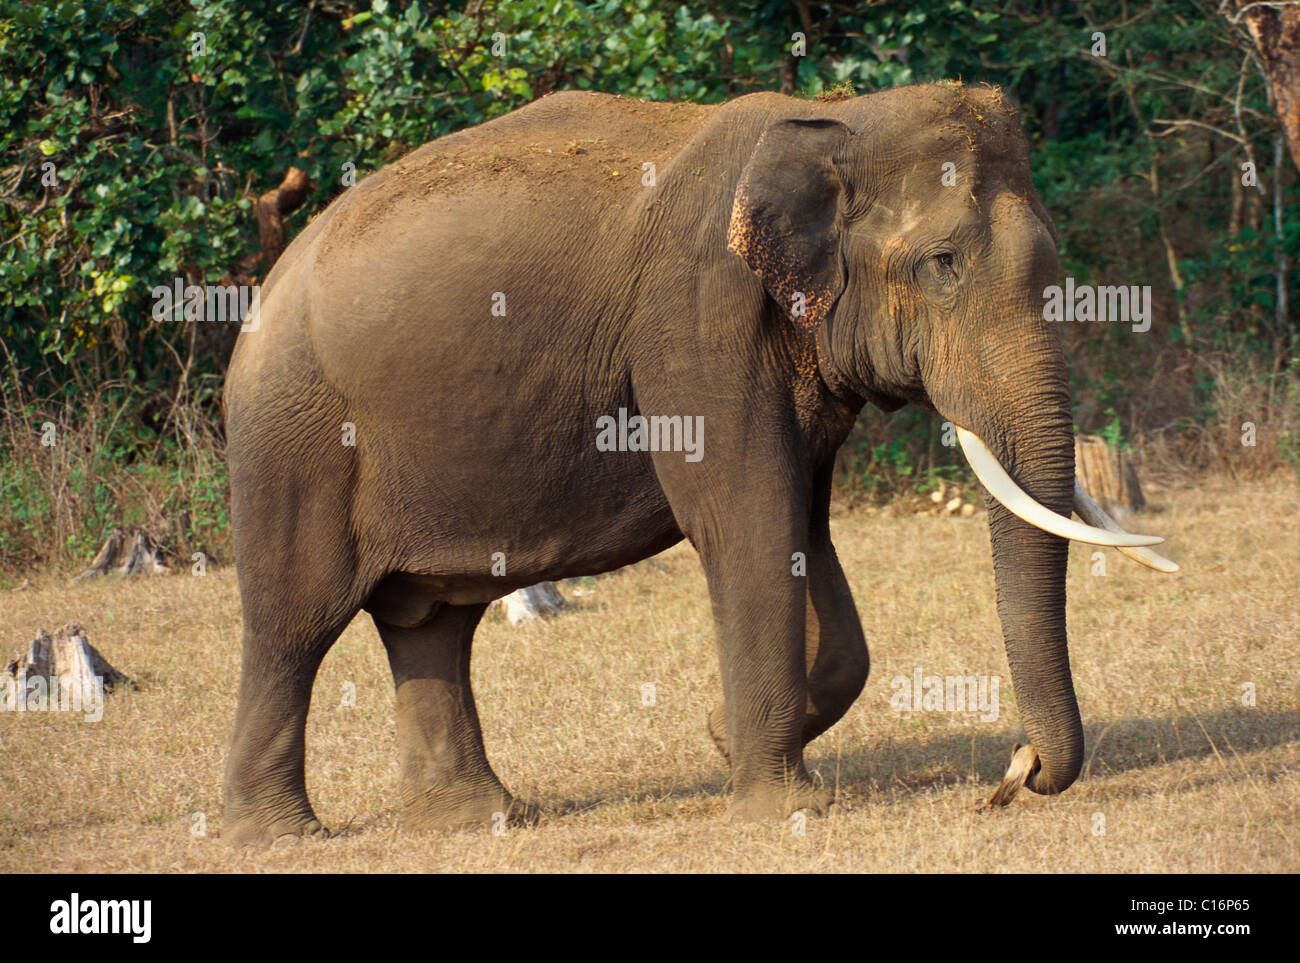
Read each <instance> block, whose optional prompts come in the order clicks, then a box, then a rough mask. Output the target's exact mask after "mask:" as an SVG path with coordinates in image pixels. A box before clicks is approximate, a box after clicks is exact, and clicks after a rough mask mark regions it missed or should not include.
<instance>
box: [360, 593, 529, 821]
mask: <svg viewBox="0 0 1300 963" xmlns="http://www.w3.org/2000/svg"><path fill="white" fill-rule="evenodd" d="M486 608H487V606H486V605H442V606H440V607H439V608H438V609H437V610H436V611H435V612H434V614H433V615H432V617H431V618H429V619H428V621H426V622H424V623H423V624H421V625H418V626H415V627H413V628H406V627H401V626H397V625H392V624H390V623H387V622H384V621H382V620H381V619H380V618H379V617H377V616H375V615H374V613H372V617H373V618H374V620H375V626H376V628H378V629H379V635H380V637H381V638H382V639H383V640H384V647H385V648H386V649H387V650H388V664H389V665H390V666H391V667H392V670H393V683H394V685H395V686H396V687H397V744H398V751H399V753H400V754H401V767H402V775H401V780H402V782H401V787H402V788H401V792H402V804H403V814H402V824H403V827H404V828H406V829H409V830H413V831H417V832H419V831H428V830H442V829H461V828H469V827H474V826H489V825H490V826H494V827H495V826H498V825H505V824H507V823H509V824H520V823H527V822H531V821H533V820H534V819H535V818H536V812H535V810H533V809H532V808H531V807H529V806H526V805H524V804H522V803H520V802H519V801H518V800H516V799H515V798H514V797H513V796H511V795H510V793H509V792H508V791H507V790H506V788H505V787H504V786H502V785H501V781H500V780H499V779H498V778H497V775H496V773H495V772H493V771H492V767H491V765H490V764H489V763H488V760H487V753H486V752H485V751H484V749H483V733H482V731H481V730H480V729H479V721H478V710H477V709H476V708H475V706H474V693H473V691H472V690H471V689H470V678H469V661H470V649H471V646H472V644H473V638H474V629H475V628H476V627H477V626H478V622H479V619H480V618H482V616H483V612H484V610H485V609H486Z"/></svg>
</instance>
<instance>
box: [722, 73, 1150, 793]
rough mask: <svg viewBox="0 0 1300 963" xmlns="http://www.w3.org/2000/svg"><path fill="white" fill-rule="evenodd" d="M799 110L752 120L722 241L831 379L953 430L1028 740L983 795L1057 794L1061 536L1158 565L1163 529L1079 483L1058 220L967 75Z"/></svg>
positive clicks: (1070, 766)
mask: <svg viewBox="0 0 1300 963" xmlns="http://www.w3.org/2000/svg"><path fill="white" fill-rule="evenodd" d="M808 113H809V116H804V117H793V118H789V119H781V120H775V122H769V123H767V126H766V128H765V130H764V132H763V134H762V136H761V138H760V139H759V141H758V143H757V146H756V147H755V148H754V150H753V153H752V155H751V156H750V159H749V162H748V164H747V165H746V167H745V169H744V172H743V174H742V176H741V179H740V182H739V184H738V186H737V189H736V193H735V200H734V206H733V211H732V219H731V228H730V232H729V244H730V247H731V249H732V250H733V251H735V252H737V253H738V254H740V255H741V256H742V257H743V258H744V259H745V261H746V262H747V263H748V265H749V267H750V268H751V269H752V270H753V271H754V273H755V274H757V276H758V278H759V279H760V280H761V282H762V284H763V286H764V288H765V289H766V291H767V292H768V294H769V295H770V296H771V297H772V299H773V300H774V301H775V302H776V303H777V304H778V305H780V306H781V308H782V309H783V310H784V311H785V313H786V315H787V321H788V323H790V324H792V325H794V326H795V327H796V329H798V330H800V331H802V332H804V337H806V338H808V339H810V340H813V341H815V344H816V353H817V358H818V368H819V370H820V372H821V375H822V377H823V379H824V380H825V382H826V383H827V385H828V386H829V387H830V388H831V390H832V391H835V392H837V393H841V394H842V395H845V396H850V397H856V398H858V399H868V400H871V401H873V402H875V403H876V404H877V405H879V406H881V407H883V408H885V409H886V410H893V409H894V408H897V407H899V406H900V405H902V404H903V403H905V402H907V401H911V402H914V403H916V404H920V405H923V406H927V407H928V406H933V407H934V408H935V409H937V410H938V411H939V413H940V414H941V415H942V416H943V417H944V418H946V419H947V420H949V421H951V422H952V423H953V425H955V426H956V434H957V437H958V438H959V440H960V442H961V445H962V448H963V450H964V452H965V453H966V455H967V458H968V459H969V460H970V462H971V465H972V467H973V468H974V470H975V472H976V474H977V475H978V476H979V478H980V480H981V481H982V482H983V483H984V485H985V487H986V488H987V489H988V491H989V492H990V494H991V496H992V497H991V498H990V499H989V529H990V533H991V537H992V546H993V560H994V569H995V573H996V578H997V596H998V612H999V615H1000V616H1001V619H1002V627H1003V634H1004V636H1005V641H1006V648H1007V656H1008V660H1009V661H1010V665H1011V675H1012V681H1013V683H1014V685H1015V691H1016V696H1017V699H1018V701H1019V706H1020V710H1021V714H1022V717H1023V720H1024V724H1025V727H1026V729H1027V731H1028V733H1029V736H1030V739H1031V740H1032V744H1033V746H1032V748H1031V749H1028V750H1024V751H1022V752H1021V753H1018V754H1017V756H1016V762H1015V763H1014V764H1013V767H1012V769H1013V772H1011V773H1008V780H1009V781H1013V783H1014V784H1012V785H1010V786H1009V787H1008V784H1007V783H1004V786H1003V787H1002V789H1000V791H999V794H998V795H999V796H1000V797H1002V798H1001V799H1000V800H999V801H1005V799H1009V798H1010V795H1012V794H1014V791H1015V789H1016V788H1018V786H1019V784H1021V783H1023V784H1024V785H1027V786H1029V788H1031V789H1033V790H1034V791H1036V792H1040V793H1056V792H1060V791H1061V790H1063V789H1065V788H1066V787H1067V786H1069V785H1070V784H1071V783H1072V782H1073V781H1074V779H1075V778H1076V777H1077V776H1078V774H1079V769H1080V765H1081V763H1082V759H1083V730H1082V726H1081V723H1080V720H1079V710H1078V705H1077V703H1076V701H1075V697H1074V689H1073V684H1072V682H1071V678H1070V662H1069V655H1068V651H1067V643H1066V631H1065V566H1066V552H1067V547H1068V545H1067V539H1070V538H1074V539H1078V540H1081V541H1086V542H1092V543H1094V544H1099V545H1112V546H1116V547H1122V548H1123V550H1125V551H1126V552H1128V553H1129V554H1131V555H1133V556H1134V557H1136V558H1138V559H1139V560H1140V561H1144V562H1146V563H1148V564H1151V565H1152V566H1153V567H1157V568H1164V569H1165V570H1172V568H1174V566H1173V565H1172V563H1169V562H1165V561H1164V560H1163V559H1160V557H1159V556H1157V555H1155V554H1154V553H1151V552H1150V550H1149V549H1145V548H1140V546H1146V545H1152V544H1156V543H1158V542H1159V541H1160V539H1158V538H1152V537H1148V536H1140V535H1129V534H1127V533H1125V532H1123V531H1122V530H1120V529H1119V527H1118V526H1117V525H1115V524H1114V523H1113V522H1112V521H1111V520H1110V519H1109V518H1106V517H1105V516H1104V515H1103V514H1102V513H1101V512H1100V509H1097V508H1096V506H1095V503H1092V501H1091V499H1089V498H1087V495H1086V493H1084V492H1082V490H1081V489H1076V485H1075V480H1074V436H1073V429H1072V427H1071V425H1072V418H1071V411H1070V397H1069V391H1068V382H1067V376H1066V368H1065V359H1064V355H1063V352H1062V347H1061V337H1060V330H1059V326H1058V325H1056V324H1055V323H1052V322H1049V321H1047V320H1045V319H1044V315H1043V295H1044V289H1045V288H1046V287H1048V286H1049V285H1052V284H1055V283H1056V280H1057V274H1058V271H1059V265H1058V261H1057V253H1056V234H1055V228H1054V227H1053V225H1052V221H1051V218H1050V217H1049V216H1048V214H1047V212H1046V210H1044V208H1043V205H1042V203H1041V201H1040V200H1039V198H1038V195H1037V193H1036V192H1035V190H1034V186H1033V182H1032V180H1031V177H1030V168H1029V147H1028V144H1027V142H1026V140H1025V136H1024V134H1023V132H1022V131H1021V129H1020V125H1019V122H1018V121H1017V118H1016V114H1015V111H1014V109H1013V108H1012V107H1011V106H1010V105H1009V104H1008V103H1007V101H1006V100H1005V99H1004V98H1003V96H1002V94H1001V93H1000V92H999V91H997V90H996V89H993V88H988V87H983V86H972V87H963V86H961V85H952V86H924V87H910V88H902V89H899V90H894V91H889V92H886V93H881V94H876V95H872V96H869V97H861V98H857V99H854V100H847V101H843V102H840V103H837V104H831V105H827V106H825V107H822V108H812V107H810V108H809V111H808ZM1076 495H1077V497H1076ZM1072 508H1075V509H1076V510H1078V511H1079V513H1080V515H1081V516H1082V517H1083V518H1085V520H1086V521H1087V522H1089V523H1090V524H1084V523H1080V522H1077V521H1074V520H1072V519H1071V518H1070V512H1071V509H1072ZM1035 750H1036V753H1035Z"/></svg>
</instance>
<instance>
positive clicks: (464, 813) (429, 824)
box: [401, 786, 542, 833]
mask: <svg viewBox="0 0 1300 963" xmlns="http://www.w3.org/2000/svg"><path fill="white" fill-rule="evenodd" d="M402 795H403V798H404V799H405V800H406V805H405V808H404V809H403V810H402V817H401V822H402V829H403V830H405V831H406V832H411V833H430V832H451V831H455V830H460V829H483V828H487V829H490V830H492V831H493V832H497V833H499V832H501V831H504V830H506V829H516V828H522V827H526V826H532V825H535V824H536V823H537V822H538V821H539V820H540V818H541V815H542V811H541V809H539V808H538V807H537V806H534V805H532V804H531V803H526V802H523V801H522V800H519V799H516V798H515V797H514V796H512V795H511V794H510V793H509V792H507V791H506V790H505V789H504V788H502V787H500V786H495V787H490V788H487V789H482V790H477V791H469V792H465V791H461V792H456V791H454V790H450V789H442V790H425V791H424V792H420V793H412V792H404V793H403V794H402Z"/></svg>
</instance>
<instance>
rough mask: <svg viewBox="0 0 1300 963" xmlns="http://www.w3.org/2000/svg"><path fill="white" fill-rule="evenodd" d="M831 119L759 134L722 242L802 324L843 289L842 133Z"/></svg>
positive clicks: (816, 319)
mask: <svg viewBox="0 0 1300 963" xmlns="http://www.w3.org/2000/svg"><path fill="white" fill-rule="evenodd" d="M850 133H851V132H850V131H849V129H848V128H847V127H845V126H844V125H843V124H841V123H840V122H839V121H837V120H779V121H777V122H776V123H774V124H772V126H770V127H768V128H767V130H765V131H764V132H763V136H762V137H760V138H759V141H758V145H757V146H756V147H755V148H754V153H753V154H751V155H750V158H749V163H748V164H746V165H745V169H744V171H742V172H741V175H740V183H738V184H737V185H736V196H735V200H734V201H733V203H732V207H731V225H730V227H729V228H728V230H727V247H728V249H730V250H732V251H735V252H736V253H737V254H739V255H740V256H741V257H742V258H744V259H745V263H746V264H748V265H749V267H750V270H752V271H753V272H754V273H755V274H757V275H758V277H759V280H761V281H762V282H763V287H764V288H765V289H766V290H767V293H768V294H770V295H771V296H772V298H773V299H774V300H775V301H776V302H777V304H779V305H780V306H781V308H782V309H783V310H784V311H785V313H786V315H787V316H789V318H790V319H791V320H792V321H793V322H794V323H795V324H797V325H799V326H800V327H802V328H813V327H816V326H817V325H818V324H819V323H821V321H823V320H824V319H825V317H826V315H827V313H828V312H829V311H830V309H831V305H833V304H834V303H835V299H836V298H838V297H839V296H840V293H841V292H842V291H843V289H844V282H845V278H844V271H843V269H842V267H841V264H840V239H839V230H838V227H837V218H838V213H839V209H840V205H841V202H842V201H843V199H844V193H845V189H846V188H845V184H844V181H843V180H842V179H841V177H840V175H839V173H838V171H837V169H836V165H835V161H834V158H835V156H836V155H837V154H839V153H840V152H841V151H842V149H843V147H844V146H845V142H846V140H847V138H848V137H849V136H850Z"/></svg>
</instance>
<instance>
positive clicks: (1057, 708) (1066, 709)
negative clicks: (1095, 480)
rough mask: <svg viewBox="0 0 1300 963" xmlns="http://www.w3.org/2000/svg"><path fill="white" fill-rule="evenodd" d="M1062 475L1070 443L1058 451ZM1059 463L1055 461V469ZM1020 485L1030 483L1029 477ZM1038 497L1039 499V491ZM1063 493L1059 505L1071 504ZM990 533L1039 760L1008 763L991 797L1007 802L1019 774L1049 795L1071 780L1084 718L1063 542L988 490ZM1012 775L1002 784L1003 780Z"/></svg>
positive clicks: (1015, 678) (1002, 609) (1021, 696)
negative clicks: (1070, 635) (1068, 618)
mask: <svg viewBox="0 0 1300 963" xmlns="http://www.w3.org/2000/svg"><path fill="white" fill-rule="evenodd" d="M1062 457H1064V458H1065V459H1066V461H1067V463H1068V469H1065V470H1066V471H1068V473H1069V474H1068V475H1067V477H1069V476H1071V475H1072V474H1073V471H1074V451H1073V447H1072V446H1071V447H1070V448H1069V449H1068V455H1065V456H1062ZM1059 471H1061V469H1059V468H1058V469H1057V472H1058V473H1059ZM1024 484H1025V486H1026V487H1028V488H1029V489H1030V490H1031V491H1032V490H1033V488H1032V483H1030V482H1028V481H1027V480H1026V481H1025V482H1024ZM1040 500H1041V499H1040ZM1049 504H1050V503H1049ZM1068 504H1069V503H1068V501H1067V502H1066V507H1065V512H1066V513H1068V512H1069V507H1068ZM989 534H990V536H991V539H992V544H993V569H994V573H995V576H996V579H997V597H998V615H999V617H1000V618H1001V620H1002V634H1003V637H1004V639H1005V642H1006V649H1007V662H1008V663H1009V664H1010V666H1011V682H1012V685H1013V687H1014V688H1015V693H1016V702H1017V704H1018V705H1019V708H1020V716H1021V720H1022V722H1023V723H1024V726H1025V731H1026V732H1027V733H1028V735H1029V740H1030V744H1031V745H1032V746H1033V749H1034V750H1035V751H1036V752H1037V757H1038V758H1037V765H1036V766H1034V765H1031V764H1030V763H1032V760H1028V761H1023V762H1022V767H1026V768H1023V770H1022V771H1020V772H1016V771H1015V769H1016V766H1014V765H1013V767H1012V770H1013V771H1012V772H1009V773H1008V780H1007V782H1004V785H1003V786H1002V787H1000V788H999V793H998V795H999V796H1000V797H1001V798H998V799H997V800H996V801H997V802H999V803H1005V802H1008V801H1010V798H1011V796H1012V795H1014V793H1015V788H1016V787H1015V785H1014V784H1015V783H1018V782H1023V784H1024V785H1026V786H1028V787H1029V788H1030V789H1032V790H1033V791H1034V792H1038V793H1043V794H1047V795H1050V794H1052V793H1058V792H1061V791H1062V790H1064V789H1066V788H1067V787H1069V785H1070V784H1071V783H1073V782H1074V780H1075V779H1076V778H1077V777H1078V775H1079V770H1080V767H1081V766H1082V764H1083V724H1082V722H1081V721H1080V719H1079V705H1078V702H1077V701H1076V700H1075V696H1074V681H1073V679H1072V678H1071V675H1070V653H1069V647H1068V643H1067V640H1066V633H1065V564H1066V556H1067V553H1068V551H1069V542H1067V541H1066V540H1065V539H1063V538H1060V537H1059V536H1056V535H1052V534H1049V533H1048V532H1045V531H1042V530H1040V529H1037V528H1035V527H1033V526H1032V525H1030V524H1028V523H1027V522H1025V521H1023V520H1021V519H1019V518H1017V517H1016V516H1015V515H1013V514H1012V513H1011V512H1010V511H1009V510H1008V509H1007V508H1006V507H1004V506H1003V505H1001V504H1000V503H998V502H997V501H996V500H995V499H994V498H992V497H991V496H990V498H989ZM1008 782H1009V783H1011V785H1008V784H1007V783H1008Z"/></svg>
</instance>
